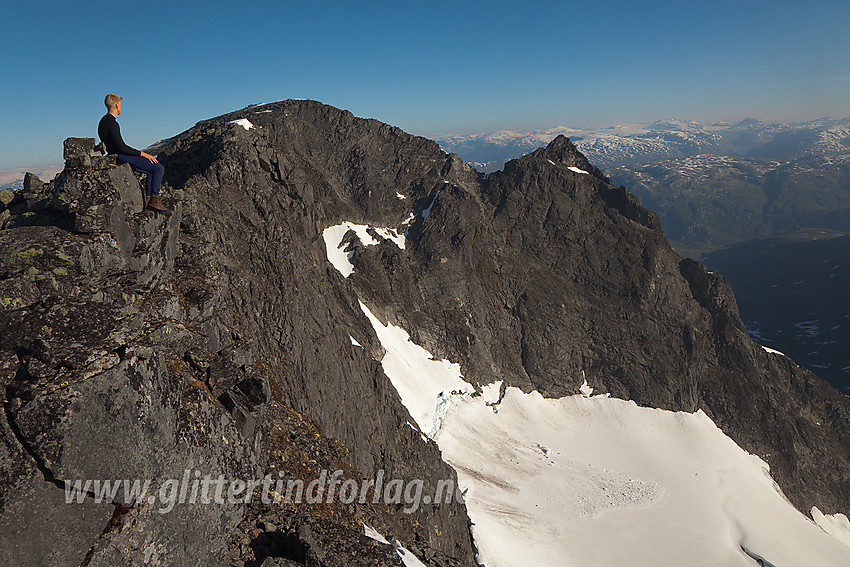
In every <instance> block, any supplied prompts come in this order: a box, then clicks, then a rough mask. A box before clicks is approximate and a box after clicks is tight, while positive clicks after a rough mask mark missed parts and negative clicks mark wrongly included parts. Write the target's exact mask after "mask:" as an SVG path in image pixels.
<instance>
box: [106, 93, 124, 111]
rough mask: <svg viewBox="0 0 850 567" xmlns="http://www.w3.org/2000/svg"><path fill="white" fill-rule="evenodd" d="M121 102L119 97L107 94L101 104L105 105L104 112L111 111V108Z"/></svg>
mask: <svg viewBox="0 0 850 567" xmlns="http://www.w3.org/2000/svg"><path fill="white" fill-rule="evenodd" d="M120 100H121V97H120V96H118V95H117V94H108V95H106V98H105V99H103V104H105V105H106V110H112V107H113V106H115V105H116V104H118V102H119V101H120Z"/></svg>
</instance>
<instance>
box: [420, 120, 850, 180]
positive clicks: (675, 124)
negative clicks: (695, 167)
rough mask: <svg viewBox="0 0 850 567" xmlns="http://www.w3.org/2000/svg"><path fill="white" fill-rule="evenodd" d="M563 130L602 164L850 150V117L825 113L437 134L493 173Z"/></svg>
mask: <svg viewBox="0 0 850 567" xmlns="http://www.w3.org/2000/svg"><path fill="white" fill-rule="evenodd" d="M561 134H563V135H564V136H567V137H568V138H570V140H571V141H572V142H573V143H574V144H575V145H576V146H577V147H578V149H579V150H581V152H582V153H583V154H584V155H585V156H586V157H587V159H588V160H590V162H591V163H593V164H594V165H596V166H597V167H601V168H602V169H606V168H610V167H615V166H625V165H634V164H647V163H650V162H654V161H659V160H669V159H677V158H684V157H690V156H695V155H700V154H714V155H724V156H734V157H752V158H760V159H771V160H779V161H788V160H793V159H799V158H803V157H807V156H824V155H835V154H843V153H848V152H850V118H844V119H841V120H833V119H829V118H822V119H819V120H814V121H812V122H805V123H796V124H782V123H767V122H762V121H760V120H756V119H754V118H747V119H745V120H743V121H741V122H738V123H736V124H731V123H725V122H713V123H710V124H705V123H702V122H695V121H683V120H675V119H671V120H659V121H657V122H653V123H652V124H633V125H614V126H608V127H606V128H599V129H594V128H568V127H565V126H556V127H554V128H548V129H544V130H533V131H528V132H516V131H509V130H504V131H499V132H487V133H481V134H469V135H452V134H438V135H437V136H436V137H435V140H436V141H437V142H439V143H440V145H441V146H443V148H445V149H446V150H448V151H450V152H454V153H456V154H458V155H459V156H460V157H461V158H463V159H464V160H465V161H467V162H469V163H471V164H472V165H474V166H475V167H476V168H477V169H478V170H479V171H481V172H484V173H490V172H491V171H496V170H499V169H501V168H502V166H503V165H504V163H505V162H506V161H508V160H510V159H515V158H517V157H520V156H522V155H525V154H526V153H528V152H531V151H533V150H534V149H536V148H538V147H541V146H545V145H546V144H548V143H549V142H550V141H552V140H553V139H555V137H557V136H558V135H561Z"/></svg>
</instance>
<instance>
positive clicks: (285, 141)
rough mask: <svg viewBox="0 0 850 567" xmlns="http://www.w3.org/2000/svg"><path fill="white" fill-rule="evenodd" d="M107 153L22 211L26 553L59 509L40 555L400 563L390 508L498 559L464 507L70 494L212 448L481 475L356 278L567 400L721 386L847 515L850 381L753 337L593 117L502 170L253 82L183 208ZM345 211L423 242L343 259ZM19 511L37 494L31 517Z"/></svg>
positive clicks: (200, 130) (793, 478) (12, 347)
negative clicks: (165, 509)
mask: <svg viewBox="0 0 850 567" xmlns="http://www.w3.org/2000/svg"><path fill="white" fill-rule="evenodd" d="M242 118H245V119H248V120H249V121H250V122H251V123H252V124H253V126H254V128H252V129H248V130H246V129H245V128H244V127H242V126H241V125H239V124H234V123H232V121H233V120H236V119H242ZM76 144H77V142H74V144H72V146H73V145H76ZM83 148H84V149H83V150H82V156H83V157H84V158H85V159H83V157H80V155H81V153H80V150H74V151H71V152H70V153H71V155H70V157H69V156H66V157H67V158H68V164H67V167H66V170H65V171H64V172H63V173H62V174H61V175H60V176H59V177H57V179H56V180H54V181H53V182H51V183H48V184H46V185H44V186H39V185H38V184H37V183H34V182H32V183H31V185H30V187H31V189H30V190H29V193H28V194H27V197H26V199H25V200H23V201H21V203H22V204H18V205H16V206H17V208H15V209H14V214H13V212H12V208H11V205H10V207H9V209H8V210H9V211H10V214H9V215H8V218H7V219H6V220H5V221H4V222H5V223H6V224H5V226H6V227H7V229H6V230H3V231H0V253H2V255H0V290H2V295H0V309H2V311H0V324H2V325H3V326H4V328H8V329H14V332H11V333H7V334H4V335H3V337H2V339H0V354H2V359H0V372H1V373H0V381H2V385H3V387H4V391H5V393H6V398H5V402H4V412H3V415H2V426H3V427H2V428H0V439H2V440H3V444H2V445H0V449H2V451H0V470H2V473H3V474H2V475H0V479H2V480H0V537H2V541H3V542H4V545H2V546H0V550H1V551H0V557H2V559H3V560H4V561H5V562H7V563H8V562H9V561H10V559H9V558H10V557H13V556H14V557H19V556H21V555H27V553H28V552H26V551H21V550H23V549H26V545H27V543H26V542H27V541H30V540H31V538H32V537H33V536H32V534H34V533H42V532H46V533H48V534H50V535H51V536H52V537H50V538H48V540H49V543H45V544H43V545H42V547H41V548H39V550H38V553H39V554H40V555H39V557H40V558H41V559H33V560H32V561H31V562H30V563H29V564H39V561H42V562H43V561H46V560H47V559H45V558H51V559H50V560H54V559H55V561H54V563H52V564H56V565H64V564H68V565H72V564H73V565H79V564H80V563H81V562H83V561H84V560H85V561H87V562H88V563H87V564H90V565H116V564H127V565H135V564H145V562H148V564H154V565H156V564H159V565H175V564H179V565H208V564H217V563H216V562H218V563H223V562H224V561H226V560H228V559H229V560H230V561H231V562H233V563H235V564H239V565H247V564H259V562H260V561H262V560H263V558H265V557H266V556H268V555H272V556H274V555H277V557H273V559H274V560H279V561H282V562H281V563H279V564H287V563H286V561H296V562H298V563H302V564H309V565H357V564H364V563H363V561H364V559H363V558H364V557H372V558H373V559H370V561H372V562H371V563H366V564H372V565H376V564H380V565H383V564H387V565H389V564H393V563H394V562H395V563H396V564H398V558H397V557H396V556H395V555H393V554H392V553H389V554H386V553H383V552H385V551H386V549H384V548H375V545H377V544H373V543H372V542H371V541H370V540H368V539H366V538H364V537H363V536H362V535H361V534H362V527H361V525H362V522H364V521H366V522H367V523H370V525H374V526H375V527H376V528H378V529H379V530H381V531H383V532H384V534H385V535H386V536H387V537H388V539H392V537H397V538H398V539H400V540H401V541H402V542H403V543H404V544H405V545H407V546H408V547H409V548H410V549H411V550H412V551H414V552H415V553H416V554H417V555H419V556H420V557H421V558H423V559H427V560H428V561H430V562H431V564H433V565H472V564H474V562H473V559H472V554H473V551H472V543H471V541H470V536H469V530H468V526H467V522H468V520H467V517H466V511H465V508H464V506H463V505H462V504H460V503H453V504H451V505H448V504H444V505H439V506H434V505H432V506H425V507H422V508H421V509H419V510H417V511H416V512H415V513H413V514H411V515H406V514H403V513H401V512H400V511H398V510H394V509H388V508H387V507H381V506H376V505H371V504H367V505H362V506H361V505H355V506H349V507H346V506H337V507H334V506H331V507H326V508H321V507H319V508H316V509H313V508H309V507H300V508H299V507H295V508H268V507H263V506H259V505H251V506H229V507H228V506H214V505H206V506H200V505H199V506H195V507H190V506H182V507H181V506H176V507H175V509H174V511H172V512H170V513H169V514H158V513H157V512H156V508H155V507H151V506H146V505H144V504H133V503H129V502H122V503H121V506H118V505H109V504H97V505H96V504H94V503H93V502H90V501H89V500H88V499H84V501H83V503H82V504H80V505H78V506H77V505H75V506H66V505H64V504H61V505H60V503H61V502H63V501H64V497H63V494H62V490H61V489H60V487H61V485H62V484H63V483H64V482H66V481H68V480H72V479H75V478H153V479H154V481H153V484H154V486H158V485H157V481H159V480H163V479H168V478H180V477H181V476H182V474H183V471H184V470H185V469H202V470H203V471H204V472H205V473H206V472H209V473H210V474H212V475H214V476H215V475H218V474H225V475H226V476H228V477H229V478H259V477H262V475H263V474H264V473H265V472H267V471H269V470H272V469H271V468H270V467H271V466H272V465H274V467H275V469H274V470H288V471H290V473H293V474H294V473H295V472H297V473H298V474H301V475H306V476H309V475H311V474H316V473H317V472H318V470H319V469H320V468H323V467H324V468H327V467H336V468H340V469H342V470H345V471H346V475H347V476H346V478H349V477H350V478H359V477H362V478H367V479H368V478H373V477H374V476H376V474H377V472H378V471H380V470H383V471H385V475H386V477H387V478H400V479H423V480H424V481H425V485H426V487H425V489H424V493H426V494H427V493H428V492H429V490H431V489H432V488H433V487H434V486H435V483H436V482H437V481H439V480H442V479H450V478H454V473H453V472H452V471H451V470H450V469H449V467H448V466H447V465H445V464H444V463H443V462H442V460H441V459H440V453H439V451H438V449H437V448H436V446H435V445H434V444H433V443H431V442H425V441H423V440H422V438H421V437H420V435H419V432H418V431H416V430H414V428H413V427H411V426H409V425H408V423H409V422H412V420H411V418H410V416H409V415H408V413H407V410H406V409H405V408H404V407H403V405H402V404H401V402H400V400H399V397H398V394H397V393H396V391H395V389H394V388H393V386H392V384H391V383H390V382H389V380H388V379H387V377H386V376H385V375H384V374H383V371H382V369H381V366H380V363H379V362H378V360H380V359H381V357H382V356H383V349H382V347H381V345H380V342H379V341H378V339H377V337H376V336H375V335H374V332H373V330H372V327H371V325H370V323H369V322H368V320H367V319H366V318H365V317H364V315H363V313H362V312H361V310H360V308H359V306H358V299H359V300H362V301H363V302H364V303H365V304H366V305H368V306H369V308H370V309H371V310H372V312H373V313H375V314H376V315H377V316H378V317H380V318H381V319H383V320H384V321H387V320H389V321H392V322H393V323H395V324H397V325H400V326H402V327H403V328H404V329H405V330H407V331H408V332H409V333H410V335H411V338H412V339H413V340H414V341H415V342H416V343H417V344H420V345H422V346H423V347H425V348H427V349H428V350H429V351H430V352H431V353H433V354H434V355H435V356H436V357H438V358H449V359H451V360H452V361H456V362H460V363H461V365H462V368H463V372H464V376H465V378H466V379H467V380H469V381H471V382H473V383H477V384H488V383H491V382H493V381H494V380H499V379H500V380H504V381H506V382H507V383H509V384H512V385H516V386H519V387H521V388H523V389H524V390H526V391H528V390H531V389H537V390H539V391H540V392H542V393H543V394H544V395H546V396H553V397H554V396H563V395H568V394H572V393H575V392H577V391H578V387H579V385H580V384H581V383H582V382H583V380H585V379H586V380H587V381H588V382H589V384H590V385H591V386H593V387H594V388H595V389H596V391H597V392H610V393H611V394H612V395H614V396H617V397H621V398H627V399H634V400H635V401H637V402H638V403H640V404H644V405H648V406H653V407H663V408H668V409H681V410H686V411H694V410H696V409H698V408H702V409H703V410H705V411H706V413H708V414H709V415H710V416H711V417H712V418H713V419H714V420H715V422H716V423H717V424H718V425H719V426H720V427H721V428H722V429H723V430H724V431H725V432H726V433H727V434H729V435H730V436H731V437H732V438H734V439H735V440H736V441H737V442H738V443H739V444H740V445H742V446H743V447H744V448H745V449H747V450H749V451H751V452H753V453H756V454H759V455H762V456H765V458H766V460H767V461H768V462H769V463H770V464H771V469H772V471H773V474H774V476H775V477H776V478H777V480H778V481H779V483H780V484H781V485H782V488H783V490H784V491H785V493H786V494H787V495H788V496H789V498H791V499H792V501H793V502H794V503H795V504H796V505H797V506H798V508H801V509H803V510H808V508H809V507H810V506H813V505H817V506H818V507H819V508H821V509H822V510H824V511H825V512H830V513H832V512H838V511H843V512H847V511H848V510H850V497H849V496H848V492H847V491H846V490H843V489H844V488H846V487H847V481H848V476H849V475H850V463H848V451H847V448H848V446H850V413H848V409H849V408H850V406H848V402H847V399H846V397H844V396H842V395H840V394H838V393H837V392H835V391H834V390H833V389H832V388H830V387H829V386H828V385H827V384H825V383H824V382H822V381H821V380H819V379H818V378H816V377H815V376H814V375H812V374H811V373H810V372H808V371H807V370H805V369H802V368H800V367H798V366H796V365H795V364H794V363H793V362H791V361H790V360H788V359H787V358H784V357H779V356H776V355H770V354H768V353H766V352H765V351H764V350H763V349H762V348H761V347H760V346H759V345H756V344H754V343H753V342H752V341H751V340H750V338H749V337H748V336H747V334H746V332H745V330H744V328H743V325H742V323H741V321H740V318H739V316H738V312H737V308H736V306H735V301H734V297H733V296H732V294H731V291H730V289H729V286H728V284H727V283H726V281H725V280H724V279H723V278H722V277H720V276H717V275H714V274H711V273H708V272H706V271H705V269H704V268H703V267H702V265H700V264H699V263H696V262H693V261H690V260H685V259H682V258H681V257H680V256H678V255H677V254H676V253H675V252H674V251H673V250H672V249H671V248H670V246H669V244H668V243H667V240H666V239H665V237H664V235H663V233H662V231H661V229H660V226H659V223H658V218H657V217H656V215H655V214H654V213H652V212H651V211H649V210H647V209H645V208H644V207H642V206H641V205H640V203H639V202H638V201H637V199H636V198H635V197H633V196H632V195H631V194H629V193H628V192H627V191H626V190H625V189H623V188H618V187H616V186H614V185H612V184H611V183H610V182H609V181H608V180H607V179H606V178H605V177H604V176H603V175H602V174H601V172H600V171H599V170H597V169H596V168H594V167H593V166H592V165H591V164H589V163H588V162H587V160H586V159H585V158H584V157H583V156H582V155H581V154H580V153H579V152H577V151H576V149H575V147H574V146H573V145H572V144H571V143H570V142H569V140H567V139H566V138H563V137H559V138H557V139H556V140H554V141H553V142H552V143H551V144H550V145H549V146H548V147H547V148H544V149H540V150H538V151H536V152H534V153H533V154H531V155H529V156H526V157H524V158H521V159H518V160H514V161H512V162H509V163H508V164H507V165H506V167H505V170H504V171H503V172H500V173H496V174H492V175H490V176H488V177H486V178H484V177H482V176H479V175H478V174H477V172H476V171H475V170H473V169H471V168H470V167H469V166H467V165H465V164H463V163H462V162H461V161H460V160H459V159H458V158H457V157H456V156H454V155H446V154H445V153H444V152H443V151H442V150H440V148H439V147H438V146H437V145H436V143H434V142H432V141H429V140H426V139H423V138H419V137H414V136H410V135H408V134H405V133H404V132H402V131H400V130H399V129H397V128H394V127H391V126H388V125H386V124H382V123H380V122H377V121H375V120H364V119H358V118H355V117H354V116H352V115H351V114H350V113H348V112H346V111H342V110H338V109H335V108H332V107H328V106H325V105H322V104H320V103H317V102H312V101H285V102H280V103H273V104H269V105H262V106H255V107H248V108H246V109H243V110H241V111H238V112H234V113H231V114H228V115H224V116H221V117H218V118H214V119H212V120H208V121H204V122H201V123H199V124H197V125H196V126H195V127H193V128H192V129H190V130H189V131H187V132H185V133H184V134H181V135H180V136H178V137H176V138H174V139H171V140H168V141H166V142H164V143H162V144H161V145H160V146H158V147H157V149H156V151H157V152H158V157H159V159H160V161H161V162H162V163H164V165H165V167H166V180H167V181H168V182H169V183H170V184H171V188H170V189H169V190H167V191H166V192H165V194H166V195H167V196H168V197H167V199H166V203H167V204H168V203H170V205H171V207H172V212H171V213H170V214H169V215H166V216H164V217H163V216H150V215H147V214H140V213H138V208H140V207H139V206H138V205H139V204H138V203H136V202H135V200H134V197H133V193H132V190H130V191H128V190H127V187H130V188H132V187H133V183H134V182H135V180H134V179H133V175H132V173H131V172H130V170H129V168H128V167H127V166H117V165H114V164H112V163H109V162H108V159H107V158H100V159H98V156H96V155H95V156H94V157H91V155H87V154H86V152H88V151H89V150H88V149H87V146H85V145H83ZM104 159H106V161H103V160H104ZM75 195H78V196H77V197H75ZM92 196H94V198H92ZM400 197H403V198H400ZM22 199H23V198H22ZM86 199H88V200H86ZM11 204H14V201H13V202H11ZM4 210H5V209H4ZM425 211H427V212H428V213H429V214H428V215H426V214H424V212H425ZM28 213H32V214H29V216H27V214H28ZM411 215H412V219H411ZM426 217H427V218H426ZM343 221H350V222H354V223H359V224H368V225H372V226H376V227H385V228H393V229H397V230H398V232H399V233H400V234H401V233H405V232H406V234H407V239H406V246H405V249H404V250H401V249H399V248H398V247H397V246H396V245H395V244H393V243H391V242H389V241H386V240H384V241H382V242H381V243H380V244H377V245H374V246H364V245H363V243H362V242H360V241H359V239H358V238H357V237H356V236H352V235H351V234H349V235H347V236H346V239H347V241H348V242H349V246H350V261H351V263H352V264H353V266H354V271H353V273H352V274H351V275H350V277H348V278H344V277H343V276H342V275H341V274H340V273H339V272H338V271H337V270H336V269H335V268H334V267H333V266H332V265H331V264H330V263H329V262H328V260H327V257H326V248H325V242H324V239H323V237H322V233H323V231H324V230H325V229H326V228H328V227H330V226H334V225H337V224H339V223H341V222H343ZM352 337H353V338H354V339H355V340H356V341H357V342H358V343H359V344H360V345H362V346H363V348H358V347H355V346H353V345H352V342H351V338H352ZM334 440H336V441H334ZM494 458H498V456H494ZM125 504H126V505H127V506H124V505H125ZM22 510H33V511H34V512H33V513H32V514H31V516H29V517H28V519H27V520H26V521H25V522H18V521H17V518H18V516H19V515H20V514H21V513H22ZM56 514H59V516H56ZM57 517H58V518H59V520H60V522H61V524H68V523H73V524H74V525H77V526H79V529H78V530H74V531H73V532H72V533H71V532H69V531H68V530H62V529H61V528H58V527H57V521H56V519H57ZM391 536H392V537H391ZM42 541H43V540H42ZM6 542H10V543H9V545H6ZM187 542H189V543H187ZM275 545H276V546H277V547H274V546H275ZM273 549H275V550H277V551H273ZM7 550H11V551H7ZM281 550H288V551H281ZM3 553H7V554H9V555H8V557H6V556H2V554H3ZM382 553H383V555H382ZM378 556H380V557H378ZM33 557H34V555H33ZM358 558H359V559H358ZM252 561H253V563H252ZM267 561H272V559H269V560H267ZM17 564H22V563H20V561H17ZM263 564H266V563H263Z"/></svg>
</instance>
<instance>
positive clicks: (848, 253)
mask: <svg viewBox="0 0 850 567" xmlns="http://www.w3.org/2000/svg"><path fill="white" fill-rule="evenodd" d="M703 261H704V263H705V265H706V266H707V267H709V268H710V269H712V270H716V271H717V272H719V273H721V274H723V275H724V276H725V277H727V278H728V279H729V281H730V283H731V284H732V287H733V288H734V290H735V297H736V298H737V299H738V305H739V306H740V308H741V316H742V318H743V319H744V321H745V322H746V324H747V330H748V331H749V332H750V334H751V335H753V337H754V338H755V339H756V340H757V341H758V342H760V343H762V344H764V345H765V346H768V347H772V348H774V349H777V350H780V351H782V352H783V353H785V354H787V355H788V356H790V357H791V358H792V359H794V360H796V361H799V362H801V363H802V364H805V365H806V366H807V367H810V368H812V369H813V370H814V371H815V372H816V373H817V374H818V376H821V377H823V378H825V379H826V380H828V381H829V383H830V384H832V385H833V386H835V387H836V388H837V389H838V390H839V391H842V392H844V393H847V392H850V357H848V352H847V348H846V345H847V344H848V343H850V240H848V238H847V236H846V234H844V233H836V232H834V231H828V230H820V229H808V230H801V231H797V232H793V233H788V234H783V235H780V236H774V237H771V238H765V239H761V240H756V241H752V242H747V243H744V244H739V245H738V246H734V247H732V248H729V249H726V250H720V251H718V252H715V253H713V254H709V255H708V256H707V257H706V258H705V259H704V260H703Z"/></svg>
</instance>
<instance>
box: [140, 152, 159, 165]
mask: <svg viewBox="0 0 850 567" xmlns="http://www.w3.org/2000/svg"><path fill="white" fill-rule="evenodd" d="M141 154H142V157H143V158H147V159H148V160H149V161H150V162H151V163H159V162H158V161H156V158H155V157H153V156H152V155H150V154H146V153H145V152H141Z"/></svg>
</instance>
